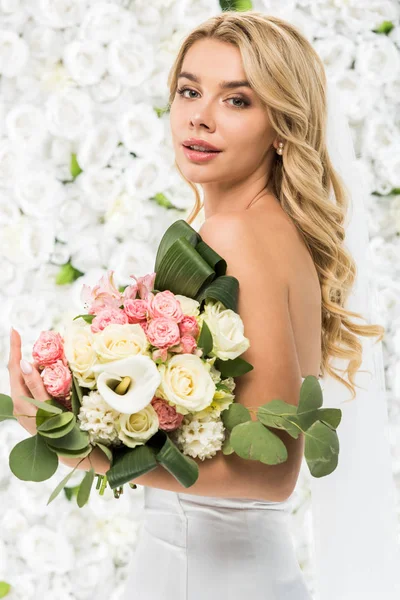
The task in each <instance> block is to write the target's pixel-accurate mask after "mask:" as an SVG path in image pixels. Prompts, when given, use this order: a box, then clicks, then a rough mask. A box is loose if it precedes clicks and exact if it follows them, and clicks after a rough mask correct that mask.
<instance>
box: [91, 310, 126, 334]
mask: <svg viewBox="0 0 400 600" xmlns="http://www.w3.org/2000/svg"><path fill="white" fill-rule="evenodd" d="M111 323H120V324H121V325H125V323H129V320H128V316H127V315H126V314H125V313H124V311H123V310H119V309H118V308H104V309H103V310H101V311H100V312H99V313H98V314H97V316H96V317H95V318H94V319H93V321H92V324H91V330H92V332H93V333H98V332H99V331H102V330H103V329H104V328H105V327H107V325H110V324H111Z"/></svg>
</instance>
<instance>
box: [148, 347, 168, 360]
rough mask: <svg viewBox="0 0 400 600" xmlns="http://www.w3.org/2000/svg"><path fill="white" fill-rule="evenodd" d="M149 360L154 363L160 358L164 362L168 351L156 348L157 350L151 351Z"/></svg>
mask: <svg viewBox="0 0 400 600" xmlns="http://www.w3.org/2000/svg"><path fill="white" fill-rule="evenodd" d="M151 358H152V359H153V360H154V361H156V360H157V359H158V358H161V360H162V361H163V362H165V361H166V360H167V358H168V350H167V349H166V348H157V350H153V352H152V355H151Z"/></svg>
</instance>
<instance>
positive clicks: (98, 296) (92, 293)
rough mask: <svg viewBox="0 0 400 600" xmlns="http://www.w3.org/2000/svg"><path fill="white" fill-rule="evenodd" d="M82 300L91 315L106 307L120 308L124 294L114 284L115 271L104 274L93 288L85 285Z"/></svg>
mask: <svg viewBox="0 0 400 600" xmlns="http://www.w3.org/2000/svg"><path fill="white" fill-rule="evenodd" d="M81 300H82V302H83V303H84V305H85V308H88V312H89V314H90V315H96V314H98V313H99V312H100V311H101V310H103V309H104V308H116V309H118V308H119V307H120V306H121V304H122V294H121V292H120V291H119V290H118V289H117V288H116V286H115V284H114V271H108V272H107V274H106V275H103V277H102V278H101V279H100V281H99V283H98V284H97V285H95V286H94V288H93V289H91V288H90V287H89V286H88V285H83V288H82V292H81Z"/></svg>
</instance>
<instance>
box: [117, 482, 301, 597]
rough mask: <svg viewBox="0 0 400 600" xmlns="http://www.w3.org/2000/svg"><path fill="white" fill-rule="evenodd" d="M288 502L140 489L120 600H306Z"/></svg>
mask: <svg viewBox="0 0 400 600" xmlns="http://www.w3.org/2000/svg"><path fill="white" fill-rule="evenodd" d="M289 500H290V499H288V500H285V501H284V502H267V501H264V500H249V499H243V498H216V497H211V496H197V495H194V494H186V493H176V492H170V491H167V490H161V489H157V488H151V487H145V488H144V513H143V521H142V526H141V528H140V530H139V538H138V541H137V546H136V550H135V554H134V556H133V559H132V569H131V571H130V572H129V576H128V579H127V582H126V588H125V593H124V596H123V600H205V599H207V600H222V599H224V598H229V600H311V595H310V593H309V591H308V588H307V585H306V582H305V579H304V577H303V573H302V571H301V568H300V566H299V563H298V561H297V558H296V553H295V548H294V545H293V541H292V537H291V531H290V529H289V519H290V512H289V511H290V502H289Z"/></svg>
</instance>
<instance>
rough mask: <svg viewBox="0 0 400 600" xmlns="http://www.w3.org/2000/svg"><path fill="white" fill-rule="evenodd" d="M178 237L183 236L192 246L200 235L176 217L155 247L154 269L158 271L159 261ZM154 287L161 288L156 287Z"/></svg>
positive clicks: (198, 239) (199, 239)
mask: <svg viewBox="0 0 400 600" xmlns="http://www.w3.org/2000/svg"><path fill="white" fill-rule="evenodd" d="M180 238H185V239H186V240H187V241H188V242H189V243H190V245H191V246H193V247H194V248H195V247H196V245H197V244H198V243H199V242H200V241H201V237H200V235H199V234H198V233H197V231H196V230H195V229H193V227H191V226H190V225H189V223H187V222H186V221H184V220H183V219H178V220H177V221H175V222H174V223H172V225H170V226H169V227H168V229H167V230H166V231H165V233H164V235H163V237H162V239H161V241H160V243H159V245H158V249H157V255H156V261H155V266H154V271H155V272H156V273H158V270H159V269H160V264H161V261H162V260H163V258H164V256H165V254H166V253H167V251H168V250H169V249H170V247H171V246H172V245H173V244H174V243H175V242H176V240H178V239H180ZM156 289H161V288H158V287H156Z"/></svg>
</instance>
